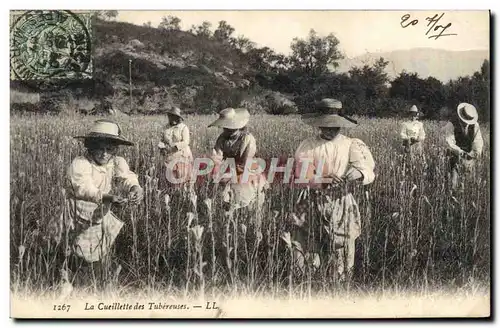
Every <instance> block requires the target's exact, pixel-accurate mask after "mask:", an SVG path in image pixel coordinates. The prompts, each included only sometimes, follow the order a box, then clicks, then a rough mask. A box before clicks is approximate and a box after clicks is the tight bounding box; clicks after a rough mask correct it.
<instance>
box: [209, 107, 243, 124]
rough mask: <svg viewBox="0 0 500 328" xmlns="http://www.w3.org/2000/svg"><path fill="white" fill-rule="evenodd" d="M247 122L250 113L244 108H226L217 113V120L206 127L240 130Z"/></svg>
mask: <svg viewBox="0 0 500 328" xmlns="http://www.w3.org/2000/svg"><path fill="white" fill-rule="evenodd" d="M248 121H250V113H249V112H248V110H247V109H246V108H226V109H223V110H221V111H220V112H219V118H218V119H216V120H215V121H213V122H212V123H210V125H209V126H208V127H212V126H217V127H220V128H226V129H241V128H243V127H245V126H246V125H247V124H248Z"/></svg>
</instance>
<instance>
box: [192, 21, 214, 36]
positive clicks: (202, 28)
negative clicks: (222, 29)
mask: <svg viewBox="0 0 500 328" xmlns="http://www.w3.org/2000/svg"><path fill="white" fill-rule="evenodd" d="M211 27H212V23H210V22H209V21H204V22H203V23H201V25H198V26H195V25H192V26H191V29H190V30H189V32H191V33H193V34H196V35H198V36H203V37H206V38H210V37H211V36H212V31H211V30H210V28H211Z"/></svg>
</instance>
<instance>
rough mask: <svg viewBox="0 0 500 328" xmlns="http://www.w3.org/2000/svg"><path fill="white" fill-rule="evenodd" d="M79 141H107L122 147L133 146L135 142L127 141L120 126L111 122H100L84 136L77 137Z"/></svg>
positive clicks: (96, 122)
mask: <svg viewBox="0 0 500 328" xmlns="http://www.w3.org/2000/svg"><path fill="white" fill-rule="evenodd" d="M75 138H77V139H106V140H112V141H113V142H115V143H117V144H121V145H126V146H132V145H134V143H133V142H130V141H128V140H126V139H125V138H124V137H123V136H122V134H121V128H120V126H119V125H118V124H117V123H116V122H113V121H111V120H98V121H95V122H94V125H93V126H92V128H91V129H90V131H89V132H88V133H87V134H86V135H84V136H75Z"/></svg>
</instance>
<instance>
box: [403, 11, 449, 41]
mask: <svg viewBox="0 0 500 328" xmlns="http://www.w3.org/2000/svg"><path fill="white" fill-rule="evenodd" d="M443 17H444V13H442V14H435V15H434V16H428V17H426V18H425V20H426V21H427V27H428V29H427V32H426V33H425V35H427V38H429V39H434V40H437V39H439V38H440V37H444V36H451V35H457V34H456V33H445V32H447V31H448V32H449V28H451V23H448V24H445V22H444V19H443ZM418 23H419V20H418V19H417V18H412V17H411V15H410V14H405V15H403V16H401V22H400V25H401V27H402V28H407V27H409V26H415V25H418Z"/></svg>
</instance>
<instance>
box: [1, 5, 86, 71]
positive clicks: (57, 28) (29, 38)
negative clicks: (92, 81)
mask: <svg viewBox="0 0 500 328" xmlns="http://www.w3.org/2000/svg"><path fill="white" fill-rule="evenodd" d="M91 27H92V13H91V12H71V11H67V10H29V11H13V12H11V15H10V78H11V80H35V79H75V78H76V79H84V78H91V77H92V72H93V65H92V28H91Z"/></svg>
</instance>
